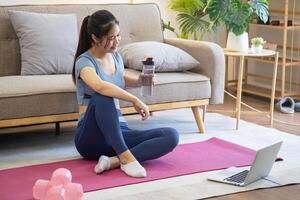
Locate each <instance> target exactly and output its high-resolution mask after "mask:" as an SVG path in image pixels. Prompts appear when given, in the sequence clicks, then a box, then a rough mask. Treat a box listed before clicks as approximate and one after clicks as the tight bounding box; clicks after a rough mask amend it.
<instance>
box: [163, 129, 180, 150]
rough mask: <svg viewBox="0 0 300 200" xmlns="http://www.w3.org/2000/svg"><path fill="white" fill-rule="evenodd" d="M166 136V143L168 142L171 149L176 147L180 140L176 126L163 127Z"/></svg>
mask: <svg viewBox="0 0 300 200" xmlns="http://www.w3.org/2000/svg"><path fill="white" fill-rule="evenodd" d="M162 132H163V133H164V137H165V138H166V144H168V146H169V148H170V149H174V148H175V147H176V146H177V145H178V142H179V134H178V131H177V130H176V129H174V128H169V127H168V128H162Z"/></svg>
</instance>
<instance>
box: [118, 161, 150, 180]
mask: <svg viewBox="0 0 300 200" xmlns="http://www.w3.org/2000/svg"><path fill="white" fill-rule="evenodd" d="M120 166H121V170H122V171H124V172H125V174H127V175H128V176H131V177H136V178H139V177H146V176H147V172H146V170H145V168H144V167H143V166H142V165H141V164H140V163H139V162H138V161H133V162H130V163H128V164H125V165H123V164H120Z"/></svg>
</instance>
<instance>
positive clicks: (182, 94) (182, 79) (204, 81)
mask: <svg viewBox="0 0 300 200" xmlns="http://www.w3.org/2000/svg"><path fill="white" fill-rule="evenodd" d="M125 73H126V74H128V75H129V76H133V77H137V76H138V75H139V73H140V72H139V71H136V70H133V69H125ZM126 90H127V91H129V92H130V93H132V94H134V95H136V96H138V97H139V98H140V99H141V100H142V101H143V102H145V103H146V104H149V105H150V104H156V103H167V102H170V103H171V102H177V101H188V100H196V99H207V98H210V96H211V85H210V79H209V78H208V77H206V76H203V75H200V74H197V73H193V72H188V71H186V72H168V73H156V76H155V86H154V90H153V96H150V97H142V96H141V95H140V88H127V89H126ZM120 106H121V107H129V106H132V105H131V103H128V102H125V101H120Z"/></svg>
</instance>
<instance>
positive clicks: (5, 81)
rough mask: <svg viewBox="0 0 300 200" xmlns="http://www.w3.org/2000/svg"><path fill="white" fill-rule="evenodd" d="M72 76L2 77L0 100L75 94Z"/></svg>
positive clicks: (0, 81) (0, 79) (0, 78)
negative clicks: (63, 93) (67, 93)
mask: <svg viewBox="0 0 300 200" xmlns="http://www.w3.org/2000/svg"><path fill="white" fill-rule="evenodd" d="M75 90H76V88H75V85H74V83H73V81H72V76H71V75H70V74H60V75H34V76H3V77H0V98H2V97H19V96H29V95H35V94H48V93H61V92H75Z"/></svg>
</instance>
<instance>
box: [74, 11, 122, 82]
mask: <svg viewBox="0 0 300 200" xmlns="http://www.w3.org/2000/svg"><path fill="white" fill-rule="evenodd" d="M115 24H117V25H119V21H118V20H117V19H116V17H115V16H114V15H113V14H112V13H111V12H109V11H107V10H98V11H96V12H95V13H93V14H92V15H91V16H86V17H85V18H84V19H83V21H82V24H81V28H80V34H79V41H78V46H77V51H76V54H75V57H74V62H73V71H72V78H73V81H74V83H76V78H75V63H76V59H77V58H78V57H79V56H80V55H81V54H82V53H84V52H85V51H87V50H88V49H89V48H91V47H92V44H93V39H92V34H94V35H95V36H96V37H98V38H102V37H103V36H105V35H107V34H108V32H109V31H110V29H111V28H112V27H113V26H114V25H115Z"/></svg>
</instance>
